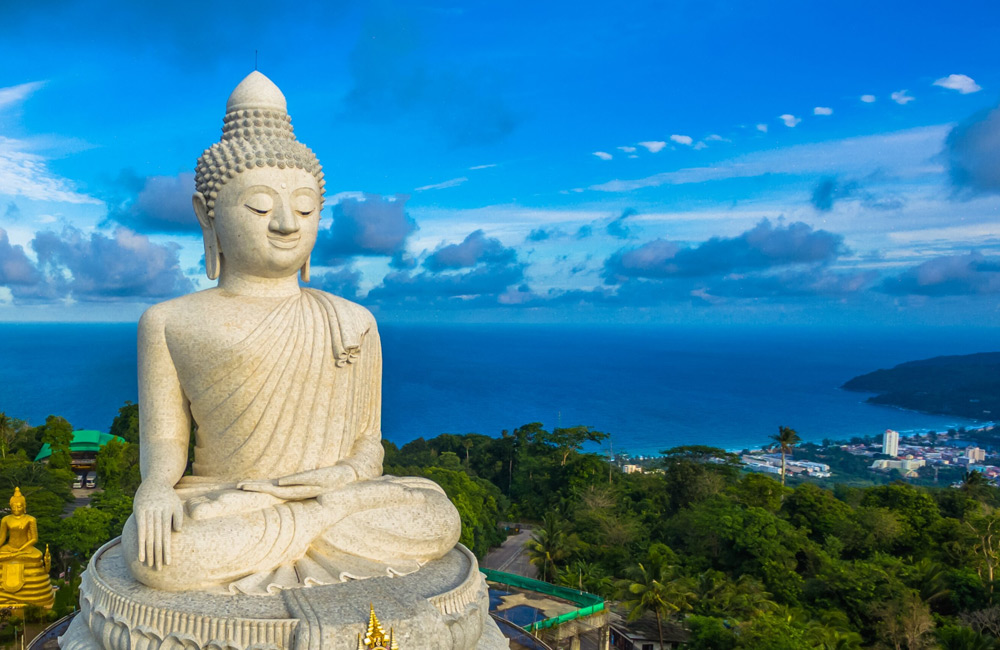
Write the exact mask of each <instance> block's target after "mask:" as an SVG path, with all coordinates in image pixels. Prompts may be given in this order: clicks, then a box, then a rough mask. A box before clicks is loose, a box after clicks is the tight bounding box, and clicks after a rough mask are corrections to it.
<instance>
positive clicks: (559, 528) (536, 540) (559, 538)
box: [526, 513, 580, 581]
mask: <svg viewBox="0 0 1000 650" xmlns="http://www.w3.org/2000/svg"><path fill="white" fill-rule="evenodd" d="M579 544H580V542H579V540H578V539H577V536H576V535H574V534H570V532H569V528H568V526H567V525H566V522H565V521H563V520H562V519H558V518H557V517H556V516H555V515H554V514H552V513H549V514H547V515H545V520H544V522H543V523H542V527H541V528H539V529H538V531H536V532H535V534H533V535H532V536H531V539H530V540H528V543H527V545H526V546H527V548H528V561H529V562H530V563H531V564H532V565H533V566H535V567H538V568H539V569H540V570H541V572H542V580H543V581H547V580H548V579H549V578H551V579H552V580H555V579H556V577H557V576H558V572H559V565H560V564H562V562H563V561H564V560H567V559H569V557H570V556H571V555H572V554H573V553H574V552H575V551H576V549H577V547H578V546H579Z"/></svg>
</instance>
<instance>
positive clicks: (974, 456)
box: [965, 447, 986, 465]
mask: <svg viewBox="0 0 1000 650" xmlns="http://www.w3.org/2000/svg"><path fill="white" fill-rule="evenodd" d="M965 457H966V458H968V459H969V464H970V465H971V464H973V463H981V462H983V461H984V460H986V451H985V450H984V449H981V448H979V447H969V448H968V449H966V450H965Z"/></svg>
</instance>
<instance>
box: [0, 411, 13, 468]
mask: <svg viewBox="0 0 1000 650" xmlns="http://www.w3.org/2000/svg"><path fill="white" fill-rule="evenodd" d="M16 434H17V430H16V429H15V428H14V420H13V418H11V417H9V416H8V415H7V414H6V413H4V412H3V411H0V457H2V458H7V450H8V449H9V448H10V444H11V443H12V442H14V436H15V435H16Z"/></svg>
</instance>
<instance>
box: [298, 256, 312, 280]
mask: <svg viewBox="0 0 1000 650" xmlns="http://www.w3.org/2000/svg"><path fill="white" fill-rule="evenodd" d="M310 257H312V256H310ZM299 276H301V278H302V281H303V282H309V257H307V258H306V263H305V264H303V265H302V268H301V269H299Z"/></svg>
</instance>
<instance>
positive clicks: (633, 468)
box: [622, 465, 642, 474]
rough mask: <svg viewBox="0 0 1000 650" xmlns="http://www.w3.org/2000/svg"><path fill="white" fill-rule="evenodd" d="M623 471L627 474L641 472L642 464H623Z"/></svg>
mask: <svg viewBox="0 0 1000 650" xmlns="http://www.w3.org/2000/svg"><path fill="white" fill-rule="evenodd" d="M622 472H624V473H625V474H641V473H642V465H622Z"/></svg>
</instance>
